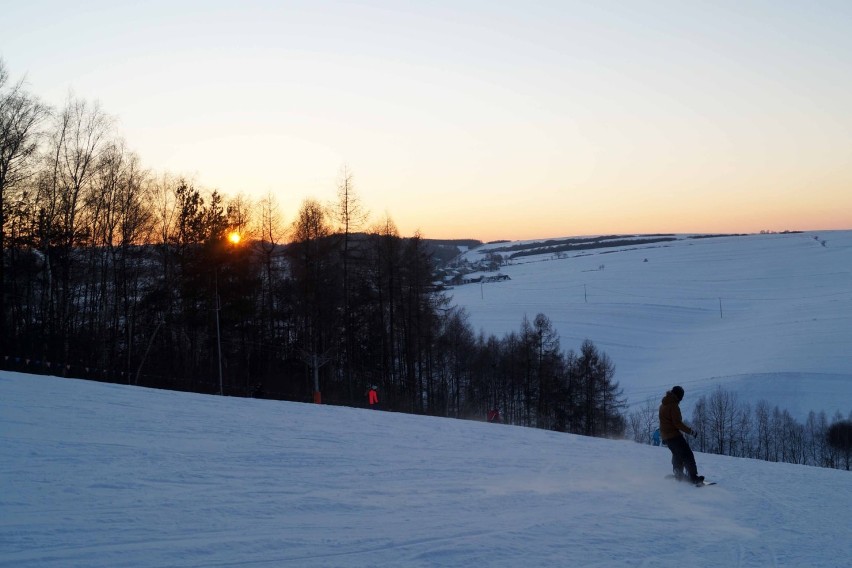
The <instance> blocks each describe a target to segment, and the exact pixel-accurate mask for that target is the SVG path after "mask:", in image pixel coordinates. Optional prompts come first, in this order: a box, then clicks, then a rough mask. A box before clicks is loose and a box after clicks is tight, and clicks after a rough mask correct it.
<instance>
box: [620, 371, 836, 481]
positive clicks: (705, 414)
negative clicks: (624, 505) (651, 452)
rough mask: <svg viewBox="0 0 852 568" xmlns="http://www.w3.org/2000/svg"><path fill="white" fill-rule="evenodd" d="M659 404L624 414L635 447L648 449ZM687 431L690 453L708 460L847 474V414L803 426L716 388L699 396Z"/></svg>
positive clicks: (815, 417)
mask: <svg viewBox="0 0 852 568" xmlns="http://www.w3.org/2000/svg"><path fill="white" fill-rule="evenodd" d="M658 405H659V403H652V402H651V401H648V402H647V403H646V404H645V406H644V407H643V408H641V409H640V410H637V411H634V412H631V413H630V416H629V424H630V427H629V430H630V434H631V436H632V437H633V439H634V440H635V441H637V442H643V443H650V440H651V434H652V432H653V431H654V429H655V428H656V427H657V425H658V424H659V419H658ZM689 425H690V426H691V427H692V428H694V429H695V430H697V431H698V436H697V438H696V439H695V441H694V442H691V444H692V446H693V449H695V450H697V451H701V452H707V453H712V454H721V455H726V456H734V457H742V458H753V459H760V460H764V461H771V462H785V463H795V464H803V465H811V466H818V467H829V468H837V469H846V470H849V469H850V467H851V466H852V414H850V416H849V417H848V419H846V420H844V418H843V415H842V414H840V413H839V412H838V413H836V414H835V415H834V416H833V417H832V419H831V421H829V420H828V417H827V416H826V414H825V412H820V413H819V414H817V413H815V412H810V413H809V414H808V417H807V420H806V421H805V422H804V424H802V423H800V422H798V421H797V420H796V419H795V418H793V416H792V415H791V414H790V413H789V412H788V411H787V410H782V409H779V408H778V407H777V406H774V407H770V405H769V404H768V403H767V402H765V401H760V402H758V403H757V404H755V405H754V406H753V407H752V405H750V404H748V403H744V402H741V401H740V400H739V399H738V398H737V395H736V394H735V393H732V392H729V391H726V390H724V389H722V388H721V387H718V388H717V389H716V390H715V391H713V393H711V394H710V395H709V396H708V395H703V396H701V397H700V398H699V399H698V400H697V401H696V403H695V406H694V407H693V409H692V416H691V420H690V421H689Z"/></svg>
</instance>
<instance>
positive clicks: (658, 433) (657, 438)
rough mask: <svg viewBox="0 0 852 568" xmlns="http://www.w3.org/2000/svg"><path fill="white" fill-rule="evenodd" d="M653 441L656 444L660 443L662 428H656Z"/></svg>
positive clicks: (652, 436) (652, 437)
mask: <svg viewBox="0 0 852 568" xmlns="http://www.w3.org/2000/svg"><path fill="white" fill-rule="evenodd" d="M651 443H652V444H654V445H655V446H659V445H660V429H659V428H657V429H656V430H654V433H653V434H652V435H651Z"/></svg>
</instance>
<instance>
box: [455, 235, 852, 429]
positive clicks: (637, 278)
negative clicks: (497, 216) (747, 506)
mask: <svg viewBox="0 0 852 568" xmlns="http://www.w3.org/2000/svg"><path fill="white" fill-rule="evenodd" d="M686 237H687V236H684V235H678V240H677V241H673V242H668V243H655V244H649V245H633V246H625V247H622V248H621V249H618V250H615V251H613V250H612V249H597V250H586V251H578V252H576V253H574V254H572V255H570V256H568V258H562V259H555V258H553V257H552V255H540V256H534V257H521V258H520V259H518V260H516V261H514V262H513V264H510V265H507V266H503V267H501V269H500V272H501V273H502V274H506V275H508V276H509V277H510V279H509V280H506V281H503V282H494V283H487V284H484V285H475V286H472V285H466V286H457V287H455V288H454V289H453V290H451V292H450V293H451V294H452V295H453V301H454V303H455V304H456V305H459V306H462V307H464V308H465V309H466V310H467V311H468V313H469V314H470V323H471V325H472V326H473V327H474V329H475V330H477V331H479V330H482V331H484V332H485V333H486V335H491V334H493V335H496V336H498V337H502V336H503V335H504V334H506V333H508V332H511V331H519V330H520V327H521V321H522V320H523V318H524V316H527V317H528V318H529V319H530V321H532V320H533V319H534V318H535V316H536V314H538V313H539V312H541V313H544V314H545V315H546V316H548V317H549V318H550V319H551V321H552V322H553V326H554V328H555V329H556V331H557V332H558V333H559V335H560V337H561V345H562V348H563V349H565V350H567V349H574V350H577V349H579V347H580V345H581V344H582V342H583V340H584V339H590V340H592V341H593V342H594V343H595V345H597V346H598V348H599V349H601V350H602V351H604V352H605V353H606V354H607V355H609V357H610V358H611V359H612V361H613V363H614V364H615V366H616V376H615V379H616V380H617V381H619V382H620V384H621V386H622V387H623V388H624V391H625V394H626V395H627V396H628V397H629V399H630V402H631V404H633V405H641V404H644V403H645V401H646V400H649V399H650V400H651V401H653V402H654V403H656V402H657V401H658V400H659V398H660V396H661V394H662V393H664V392H665V390H666V389H668V388H671V386H672V385H675V384H681V385H683V386H684V387H685V388H686V389H687V394H688V395H692V396H693V400H694V399H695V398H697V397H698V396H700V395H702V394H709V393H710V392H712V391H713V390H714V389H715V388H716V387H717V385H720V386H722V387H723V388H725V389H726V390H730V391H734V392H737V393H738V395H739V396H740V398H741V400H743V401H745V402H750V403H752V404H753V403H755V402H757V401H758V400H760V399H765V400H767V401H768V402H770V403H771V404H772V405H773V406H774V405H778V406H779V407H780V408H782V409H784V408H786V409H788V410H789V411H790V413H791V414H792V415H793V416H794V417H796V418H797V419H799V420H800V421H802V420H804V418H805V417H806V416H807V413H808V412H809V411H811V410H814V411H816V412H820V411H825V412H826V413H827V415H828V416H829V417H831V416H832V415H833V414H834V412H836V411H839V412H841V413H842V414H843V415H844V416H845V415H847V414H848V413H849V412H850V411H852V397H838V396H836V394H837V392H838V388H842V389H844V390H843V392H845V393H849V392H850V391H852V350H850V348H849V346H850V345H852V231H834V232H831V231H829V232H819V233H793V234H765V235H764V234H762V235H747V236H731V237H714V238H702V239H689V238H686ZM822 241H825V246H823V245H822ZM499 246H504V245H502V244H501V245H486V246H484V247H480V248H478V249H475V250H472V251H469V252H468V253H466V254H465V255H464V257H463V258H465V259H468V260H473V261H475V260H477V259H480V258H483V257H484V256H485V254H486V253H487V252H488V251H489V250H491V249H494V248H496V247H499ZM646 260H647V262H646ZM601 266H603V270H600V267H601ZM720 311H721V313H720Z"/></svg>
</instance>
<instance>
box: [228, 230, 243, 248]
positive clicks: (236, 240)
mask: <svg viewBox="0 0 852 568" xmlns="http://www.w3.org/2000/svg"><path fill="white" fill-rule="evenodd" d="M228 240H229V241H231V243H233V244H235V245H238V244H240V241H241V240H242V237H241V236H240V234H239V233H238V232H236V231H233V232H231V233H230V234H229V235H228Z"/></svg>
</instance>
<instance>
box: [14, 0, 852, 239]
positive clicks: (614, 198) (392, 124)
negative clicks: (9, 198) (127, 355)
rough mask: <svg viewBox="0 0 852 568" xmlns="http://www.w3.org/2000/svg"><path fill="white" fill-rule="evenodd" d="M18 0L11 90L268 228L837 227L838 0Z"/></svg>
mask: <svg viewBox="0 0 852 568" xmlns="http://www.w3.org/2000/svg"><path fill="white" fill-rule="evenodd" d="M123 4H129V3H121V2H119V3H116V2H106V1H94V2H85V1H84V2H82V3H68V2H60V1H40V0H33V1H31V2H26V3H25V2H19V3H15V4H14V5H11V6H8V7H4V9H3V15H4V18H3V19H4V20H5V21H6V22H14V25H11V26H9V25H6V26H4V31H3V37H2V40H0V57H2V58H3V59H4V60H5V62H6V65H7V67H8V69H9V71H10V72H11V73H12V76H13V77H14V78H17V77H21V76H24V75H26V78H27V83H28V86H29V89H30V90H31V91H32V92H34V93H36V94H38V95H39V96H40V97H42V98H43V99H44V100H45V101H46V102H48V103H50V104H52V105H54V106H61V105H62V104H63V102H64V101H65V99H66V97H67V95H68V93H69V91H73V92H74V94H75V95H77V96H79V97H82V98H86V99H97V100H99V101H100V103H101V105H102V107H103V108H104V110H105V111H106V112H108V113H110V114H112V115H114V116H115V117H116V118H117V119H118V127H117V129H118V131H119V132H120V134H121V135H123V136H124V137H125V138H126V140H127V144H128V146H129V147H130V148H131V149H133V150H134V151H136V152H137V153H138V154H139V155H140V157H141V159H142V162H143V163H144V164H145V165H146V166H147V167H149V168H151V169H153V170H155V171H158V172H164V171H169V172H171V173H176V174H184V175H189V176H194V179H195V180H196V181H197V183H199V184H200V185H203V186H204V187H207V188H217V189H220V190H221V191H222V192H224V193H225V194H227V195H236V194H238V193H244V194H246V195H248V196H250V197H256V198H259V197H261V196H263V195H265V194H267V192H271V193H272V194H273V195H275V196H276V198H277V199H278V201H279V203H280V205H281V209H282V211H283V213H284V215H285V219H287V220H292V219H293V217H294V215H295V212H296V210H297V208H298V206H299V204H300V203H301V201H302V200H303V199H304V198H307V197H313V198H316V199H319V200H321V201H331V200H333V199H334V197H335V186H336V183H337V181H338V179H339V175H340V171H341V168H342V167H343V166H344V165H345V166H347V167H348V168H349V169H350V170H351V172H352V173H353V175H354V181H355V187H356V190H357V192H358V194H359V195H360V197H361V200H362V202H363V203H364V205H365V206H366V207H367V208H368V209H369V210H370V211H371V212H372V219H373V220H377V219H378V218H381V217H383V216H385V215H389V216H390V217H391V218H392V219H393V220H394V221H395V222H396V224H397V226H398V227H399V229H400V231H401V233H402V234H404V235H410V234H412V233H413V232H414V231H415V230H418V229H419V230H420V231H421V232H422V234H423V235H424V236H426V237H430V238H478V239H482V240H493V239H529V238H544V237H555V236H567V235H577V234H602V233H652V232H757V231H760V230H774V231H782V230H787V229H789V230H796V229H801V230H808V229H813V230H827V229H850V228H852V105H850V104H849V100H850V93H852V34H850V33H849V30H850V29H852V3H850V2H846V1H822V2H804V1H802V2H789V1H779V2H712V3H711V2H706V3H705V2H701V3H699V2H682V1H675V0H660V1H657V2H623V1H620V2H611V1H607V0H601V1H600V2H572V1H560V2H547V1H542V2H535V3H530V2H499V3H495V2H480V1H469V0H468V1H465V0H461V1H454V2H444V1H440V0H436V1H434V2H414V3H411V2H398V1H397V2H390V1H387V2H386V1H372V2H361V3H357V5H356V4H355V3H351V2H326V1H321V0H320V1H314V2H302V1H274V2H273V1H271V0H269V1H259V0H250V1H246V2H223V1H208V2H200V1H180V0H179V1H169V2H166V1H164V0H153V1H150V2H145V3H138V5H132V6H131V5H127V6H125V5H123Z"/></svg>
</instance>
